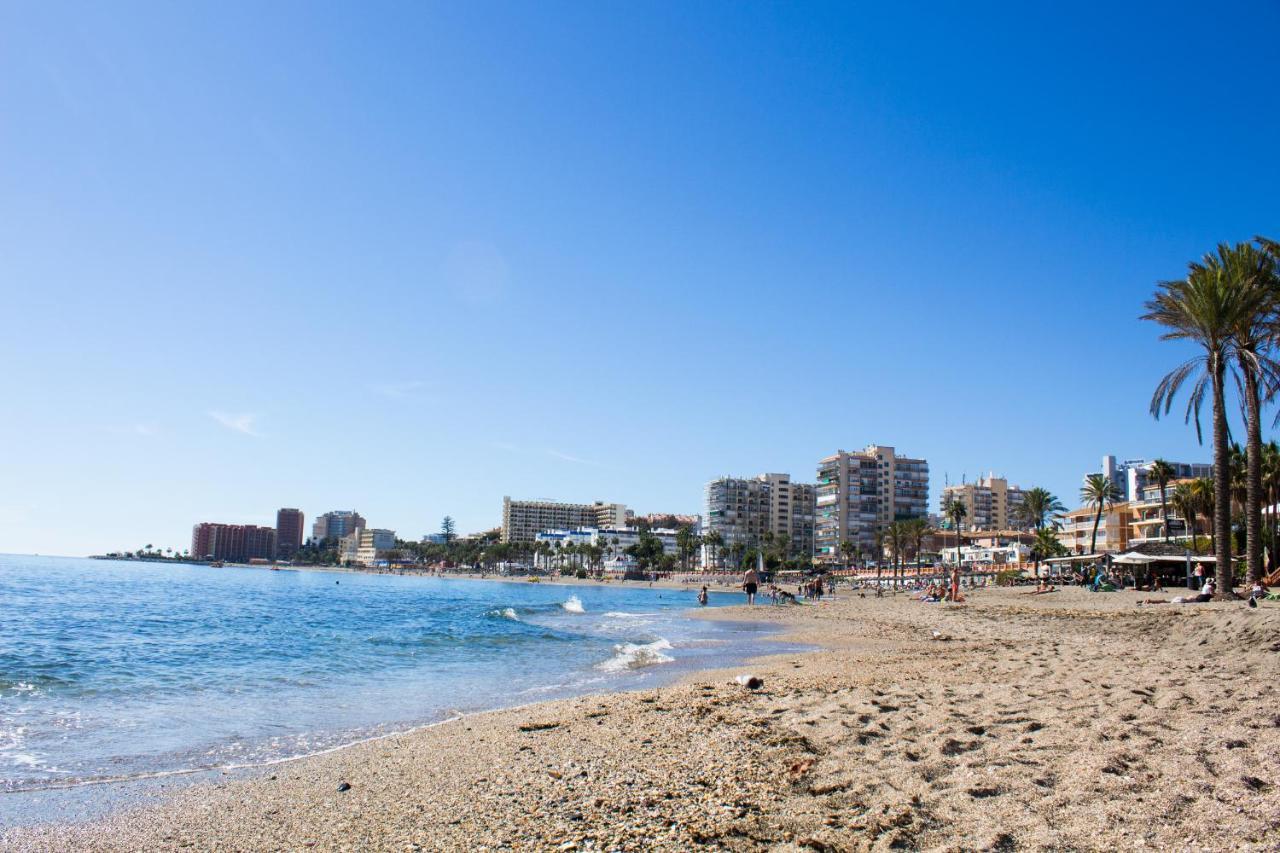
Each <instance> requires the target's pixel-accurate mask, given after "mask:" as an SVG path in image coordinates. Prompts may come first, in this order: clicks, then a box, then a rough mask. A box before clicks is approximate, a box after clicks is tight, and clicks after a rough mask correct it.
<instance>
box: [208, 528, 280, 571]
mask: <svg viewBox="0 0 1280 853" xmlns="http://www.w3.org/2000/svg"><path fill="white" fill-rule="evenodd" d="M191 556H193V557H196V558H198V559H212V560H230V561H231V562H233V563H247V562H249V561H250V560H253V559H260V560H274V559H275V556H276V531H275V528H272V527H258V526H257V525H253V524H215V523H212V522H208V521H202V522H201V523H199V524H197V525H196V526H195V527H193V528H191Z"/></svg>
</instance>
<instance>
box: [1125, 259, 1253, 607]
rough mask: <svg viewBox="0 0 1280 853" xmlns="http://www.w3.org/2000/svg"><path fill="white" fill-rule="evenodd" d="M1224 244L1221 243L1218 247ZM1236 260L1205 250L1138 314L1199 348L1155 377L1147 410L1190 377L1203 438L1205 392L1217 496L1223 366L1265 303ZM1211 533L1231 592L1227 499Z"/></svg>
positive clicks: (1168, 400) (1190, 412) (1190, 410)
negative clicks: (1208, 399) (1217, 257)
mask: <svg viewBox="0 0 1280 853" xmlns="http://www.w3.org/2000/svg"><path fill="white" fill-rule="evenodd" d="M1225 248H1226V247H1220V252H1221V250H1222V249H1225ZM1238 272H1239V270H1238V268H1237V266H1236V265H1233V264H1222V263H1219V262H1218V261H1217V260H1215V259H1214V258H1213V256H1208V255H1207V256H1205V258H1204V260H1203V262H1202V263H1195V264H1192V265H1191V267H1190V270H1189V271H1188V273H1187V276H1186V278H1184V279H1179V280H1177V281H1165V282H1161V283H1160V284H1159V286H1158V289H1157V290H1156V292H1155V295H1154V296H1153V297H1152V298H1151V299H1150V300H1149V301H1148V302H1147V303H1146V309H1147V313H1145V314H1143V315H1142V319H1144V320H1151V321H1152V322H1155V323H1158V324H1159V325H1161V326H1164V327H1165V332H1164V333H1163V334H1162V335H1161V336H1160V337H1161V340H1172V341H1187V342H1190V343H1193V344H1196V345H1198V346H1199V347H1200V349H1201V350H1202V351H1203V352H1202V353H1201V354H1200V355H1198V356H1195V357H1194V358H1191V359H1188V360H1187V361H1185V362H1183V363H1182V364H1181V365H1179V366H1178V367H1176V368H1175V369H1174V370H1173V371H1171V372H1170V373H1169V374H1168V375H1166V376H1165V377H1164V378H1163V379H1161V380H1160V384H1159V385H1157V386H1156V390H1155V393H1154V394H1153V395H1152V397H1151V414H1152V415H1153V416H1154V417H1157V418H1159V417H1160V415H1161V414H1162V413H1163V414H1168V412H1169V411H1170V409H1172V407H1173V400H1174V397H1176V396H1177V394H1178V391H1179V390H1181V388H1182V386H1183V385H1184V384H1186V383H1187V380H1189V379H1191V378H1192V377H1195V379H1194V381H1193V382H1192V384H1191V391H1190V393H1189V395H1188V402H1187V410H1186V418H1185V419H1186V421H1188V422H1190V421H1192V420H1193V419H1194V421H1195V425H1196V437H1197V438H1198V439H1200V440H1201V441H1203V432H1202V430H1201V428H1200V410H1201V408H1202V407H1203V404H1204V398H1205V395H1206V394H1210V395H1211V398H1212V404H1213V465H1214V470H1213V474H1214V477H1215V479H1216V481H1217V482H1216V484H1215V488H1216V491H1217V492H1218V494H1219V495H1220V496H1225V495H1227V494H1228V493H1229V491H1230V488H1231V485H1230V481H1229V480H1228V473H1229V472H1228V470H1227V434H1228V430H1227V408H1226V394H1225V392H1226V379H1227V368H1228V365H1229V364H1230V363H1231V361H1232V359H1233V357H1234V356H1235V354H1236V353H1235V338H1234V336H1235V334H1236V333H1237V332H1238V330H1239V329H1240V328H1241V326H1242V325H1244V324H1246V323H1247V322H1249V318H1252V317H1255V316H1257V315H1258V314H1259V313H1261V312H1263V311H1265V309H1266V306H1267V305H1268V304H1270V299H1269V298H1264V295H1263V293H1262V288H1260V287H1254V286H1252V283H1249V282H1241V281H1240V280H1239V278H1238V276H1237V273H1238ZM1215 503H1216V505H1215V508H1214V509H1215V512H1214V524H1213V526H1214V532H1215V535H1214V539H1215V540H1216V545H1215V552H1216V554H1215V556H1216V561H1217V570H1218V590H1219V595H1222V596H1230V595H1233V593H1232V592H1231V589H1232V584H1233V582H1234V577H1233V574H1234V573H1233V571H1232V565H1231V508H1230V501H1229V500H1225V499H1222V500H1218V501H1216V502H1215Z"/></svg>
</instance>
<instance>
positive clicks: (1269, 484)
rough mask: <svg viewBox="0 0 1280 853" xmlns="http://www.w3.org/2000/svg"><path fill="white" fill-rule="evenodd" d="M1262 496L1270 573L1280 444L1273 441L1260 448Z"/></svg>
mask: <svg viewBox="0 0 1280 853" xmlns="http://www.w3.org/2000/svg"><path fill="white" fill-rule="evenodd" d="M1262 494H1263V499H1264V500H1265V501H1266V504H1267V511H1266V518H1265V519H1264V521H1265V522H1266V527H1267V541H1268V543H1269V545H1268V549H1269V551H1268V559H1267V571H1268V572H1271V571H1274V570H1275V566H1276V529H1277V527H1276V504H1277V503H1280V444H1276V443H1275V442H1274V441H1268V442H1267V443H1266V444H1264V445H1263V446H1262Z"/></svg>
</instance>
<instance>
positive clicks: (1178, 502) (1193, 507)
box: [1165, 483, 1200, 551]
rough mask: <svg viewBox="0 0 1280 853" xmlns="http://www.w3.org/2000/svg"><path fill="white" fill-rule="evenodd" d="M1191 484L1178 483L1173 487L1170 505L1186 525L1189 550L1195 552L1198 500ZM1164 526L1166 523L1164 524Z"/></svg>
mask: <svg viewBox="0 0 1280 853" xmlns="http://www.w3.org/2000/svg"><path fill="white" fill-rule="evenodd" d="M1192 486H1193V484H1192V483H1178V484H1177V485H1176V486H1174V487H1173V497H1172V498H1170V501H1169V502H1170V503H1172V504H1173V508H1174V510H1175V511H1176V512H1177V513H1178V515H1180V516H1182V518H1183V520H1184V521H1185V522H1186V524H1187V535H1188V536H1190V537H1191V550H1192V551H1194V550H1196V514H1197V511H1198V509H1199V505H1200V500H1199V498H1198V497H1197V495H1196V493H1195V489H1194V488H1192ZM1165 524H1166V526H1167V525H1168V522H1167V521H1166V522H1165Z"/></svg>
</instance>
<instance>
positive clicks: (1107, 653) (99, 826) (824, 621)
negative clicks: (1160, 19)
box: [4, 589, 1280, 851]
mask: <svg viewBox="0 0 1280 853" xmlns="http://www.w3.org/2000/svg"><path fill="white" fill-rule="evenodd" d="M1144 595H1145V594H1144ZM1138 597H1139V596H1138V594H1135V593H1114V594H1105V593H1099V594H1090V593H1087V592H1084V591H1081V590H1075V589H1072V590H1066V591H1062V592H1058V593H1054V594H1051V595H1046V596H1028V595H1025V594H1022V593H1021V592H1019V591H1014V590H990V591H978V592H976V593H974V594H973V595H971V597H970V601H969V603H968V604H966V605H963V606H944V605H937V604H923V603H918V602H915V601H910V600H908V599H907V598H906V596H905V595H899V596H897V597H896V598H895V597H885V598H882V599H877V598H874V597H872V598H865V599H863V598H858V597H856V595H855V596H850V595H849V594H848V593H843V594H842V597H841V598H840V599H839V600H837V601H835V602H823V603H820V604H817V605H806V606H797V607H769V606H764V607H756V608H753V609H752V610H751V612H750V613H747V609H746V608H741V607H734V608H723V609H718V610H717V611H716V612H714V613H708V614H707V615H708V617H709V618H725V619H742V618H744V617H747V616H749V617H750V618H756V619H763V620H768V621H771V622H777V623H779V624H780V625H782V626H783V627H785V628H786V630H787V638H788V639H795V640H799V641H803V642H807V643H812V644H815V645H820V646H822V647H823V650H822V651H818V652H814V653H809V654H803V655H784V656H773V657H768V658H764V659H761V660H759V661H756V662H754V663H753V664H752V665H751V666H749V667H745V668H741V669H736V670H733V671H731V672H730V671H715V672H704V673H699V674H697V675H695V676H692V677H690V678H687V679H685V680H684V681H683V682H681V683H679V684H676V685H673V686H670V687H666V688H661V689H655V690H648V691H644V692H638V693H626V694H616V695H608V696H588V697H583V698H578V699H570V700H563V701H557V702H551V703H545V704H540V705H534V706H528V707H524V708H518V709H511V710H506V711H499V712H493V713H488V714H481V715H476V716H471V717H467V718H465V719H462V720H458V721H456V722H451V723H446V724H443V725H439V726H436V727H433V728H427V729H421V730H418V731H415V732H412V733H409V734H406V735H399V736H392V737H388V738H385V739H382V740H378V741H373V742H369V743H365V744H360V745H356V746H352V747H349V748H346V749H343V750H340V751H337V752H333V753H330V754H327V755H322V756H315V757H311V758H306V759H302V760H299V761H294V762H290V763H286V764H281V765H279V766H276V767H273V768H270V769H268V770H264V771H262V772H260V773H257V774H256V775H255V776H254V777H253V778H249V779H242V780H235V781H225V782H222V783H217V784H215V783H208V784H205V783H201V784H198V785H195V786H192V787H190V788H187V789H186V790H185V791H183V792H182V793H180V794H178V795H177V796H175V797H174V798H173V799H171V800H169V801H167V802H164V803H162V804H160V805H151V806H146V807H141V808H139V809H135V810H132V811H126V812H122V813H118V814H116V815H115V816H113V817H111V818H108V819H106V820H102V821H98V822H94V823H88V824H81V825H73V826H63V827H43V828H37V829H27V830H22V831H18V832H14V833H11V834H10V835H8V836H6V837H5V839H4V846H5V847H6V849H19V850H28V849H31V850H55V849H56V850H71V849H76V850H85V849H92V850H139V849H181V848H195V849H203V850H298V849H321V850H504V849H512V850H541V849H557V850H655V849H656V850H688V849H697V848H706V849H728V850H753V849H769V850H818V851H826V850H881V849H926V850H1064V849H1066V850H1103V849H1106V850H1112V849H1177V850H1186V849H1195V850H1201V849H1209V850H1276V849H1280V690H1278V686H1280V606H1277V605H1275V604H1274V603H1265V604H1264V606H1262V607H1260V608H1258V609H1256V610H1253V609H1248V608H1246V607H1245V606H1244V605H1243V603H1240V602H1233V603H1213V604H1201V605H1191V606H1141V607H1139V606H1135V602H1136V601H1137V600H1138ZM1165 597H1168V596H1165ZM935 632H936V634H937V636H935ZM744 672H751V673H753V674H756V675H758V676H760V677H761V678H763V680H764V686H763V687H762V688H761V689H759V690H754V691H753V690H749V689H747V688H745V687H743V686H741V685H739V684H737V683H735V682H734V681H733V676H735V675H738V674H741V673H744ZM340 789H341V790H340Z"/></svg>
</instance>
